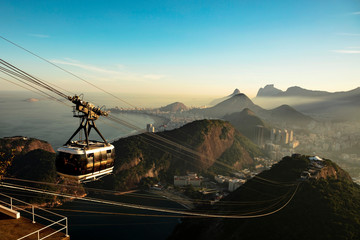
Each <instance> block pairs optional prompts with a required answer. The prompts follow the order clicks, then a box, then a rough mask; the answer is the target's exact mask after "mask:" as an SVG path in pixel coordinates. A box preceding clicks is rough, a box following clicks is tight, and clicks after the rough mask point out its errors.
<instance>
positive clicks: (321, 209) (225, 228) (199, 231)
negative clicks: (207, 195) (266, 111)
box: [168, 155, 360, 240]
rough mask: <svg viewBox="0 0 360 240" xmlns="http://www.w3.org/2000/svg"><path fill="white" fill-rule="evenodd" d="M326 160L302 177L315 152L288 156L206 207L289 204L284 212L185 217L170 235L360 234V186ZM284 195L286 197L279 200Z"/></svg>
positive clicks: (232, 209) (243, 210) (251, 208)
mask: <svg viewBox="0 0 360 240" xmlns="http://www.w3.org/2000/svg"><path fill="white" fill-rule="evenodd" d="M321 164H322V168H321V169H318V170H317V171H318V174H317V177H315V178H311V179H308V180H302V181H301V180H300V179H301V178H300V175H301V174H302V172H303V171H306V170H307V169H309V168H310V166H312V161H310V160H309V156H301V155H296V156H292V157H285V158H283V160H282V161H280V162H279V163H277V164H276V165H273V167H272V168H271V169H270V170H267V171H264V172H262V173H260V174H259V175H258V176H256V177H254V178H253V179H251V180H249V181H247V182H246V183H245V184H244V185H243V186H241V187H240V188H238V189H237V190H236V191H235V192H233V193H231V194H230V195H229V196H227V197H226V198H225V199H224V200H221V201H220V202H219V203H218V204H215V205H214V206H208V207H203V209H202V211H205V212H211V213H212V214H216V213H220V214H221V213H224V212H227V213H229V214H230V213H232V214H240V215H254V214H255V215H261V214H262V213H266V212H272V211H275V210H276V209H280V207H281V206H284V205H285V207H284V208H283V209H281V210H280V211H278V212H274V213H273V214H270V215H268V216H265V217H259V218H252V219H225V218H217V219H183V221H182V223H180V224H179V225H178V226H177V227H176V228H175V230H174V231H173V234H172V235H171V236H170V237H169V238H168V239H171V240H173V239H187V238H190V237H192V238H193V239H209V238H210V239H243V240H249V239H254V240H255V239H274V240H275V239H276V240H278V239H309V240H315V239H316V240H318V239H359V237H360V227H359V226H360V217H359V216H360V215H359V213H360V186H359V185H357V184H355V183H353V182H352V180H351V178H350V176H349V174H348V173H347V172H345V171H344V170H342V169H341V168H340V167H339V166H337V165H336V164H335V163H333V162H332V161H330V160H324V161H323V162H322V163H321ZM311 168H312V167H311ZM290 183H293V185H292V186H291V185H286V184H290ZM279 196H285V198H284V199H283V200H280V202H278V203H277V202H276V201H279V198H278V197H279ZM275 199H277V200H275ZM280 199H281V198H280ZM264 201H267V202H266V203H265V202H264ZM287 201H290V202H288V204H286V203H287ZM235 202H236V203H238V204H234V203H235ZM241 203H243V204H241ZM245 203H247V205H246V204H245ZM249 203H254V205H250V204H249ZM255 203H256V204H258V206H256V204H255ZM272 203H273V204H275V205H271V204H272ZM277 204H279V205H277ZM249 212H250V213H249Z"/></svg>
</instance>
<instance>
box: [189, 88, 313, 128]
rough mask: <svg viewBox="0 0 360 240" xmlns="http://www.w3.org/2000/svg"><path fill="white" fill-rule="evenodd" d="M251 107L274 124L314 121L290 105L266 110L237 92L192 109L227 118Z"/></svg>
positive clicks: (206, 115) (300, 125) (301, 124)
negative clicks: (207, 106)
mask: <svg viewBox="0 0 360 240" xmlns="http://www.w3.org/2000/svg"><path fill="white" fill-rule="evenodd" d="M244 109H249V110H251V111H252V112H253V113H255V114H256V115H257V116H258V117H260V118H261V119H263V120H265V121H266V122H268V123H270V124H271V125H274V126H279V125H280V126H289V127H303V126H306V125H308V124H309V123H311V122H312V121H313V119H312V118H311V117H309V116H306V115H304V114H302V113H300V112H298V111H297V110H295V109H294V108H292V107H290V106H288V105H282V106H280V107H277V108H274V109H270V110H266V109H263V108H262V107H260V106H258V105H256V104H254V103H253V102H252V101H251V100H250V99H249V98H248V97H247V96H246V95H245V94H243V93H240V94H236V95H234V96H232V97H230V98H229V99H227V100H225V101H222V102H220V103H218V104H217V105H215V106H213V107H210V108H205V109H193V110H191V111H193V112H195V113H197V114H200V115H203V116H205V117H212V118H226V117H225V115H230V114H233V113H237V112H241V111H243V110H244Z"/></svg>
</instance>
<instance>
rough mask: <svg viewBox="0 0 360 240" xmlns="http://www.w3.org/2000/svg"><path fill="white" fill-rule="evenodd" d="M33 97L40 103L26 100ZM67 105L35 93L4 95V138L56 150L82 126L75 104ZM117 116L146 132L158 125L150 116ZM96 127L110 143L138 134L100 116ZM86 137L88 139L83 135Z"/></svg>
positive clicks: (107, 101) (0, 107)
mask: <svg viewBox="0 0 360 240" xmlns="http://www.w3.org/2000/svg"><path fill="white" fill-rule="evenodd" d="M91 97H92V98H91V99H92V100H93V99H95V101H96V102H101V103H102V104H103V105H106V106H108V107H109V108H110V107H114V106H117V105H118V102H117V101H116V99H115V100H113V99H112V98H111V97H109V96H107V97H106V98H105V97H104V96H102V97H101V98H99V97H98V99H97V98H96V95H93V96H91ZM30 98H37V99H39V101H36V102H29V101H26V100H27V99H30ZM84 100H85V99H84ZM64 103H66V104H68V105H69V106H66V105H64V104H61V103H59V102H57V101H54V100H50V99H46V98H43V97H41V96H40V97H39V95H37V94H35V93H32V92H0V112H1V114H0V116H1V117H0V137H9V136H26V137H32V138H38V139H41V140H45V141H47V142H49V143H50V144H51V145H52V146H53V148H54V149H55V150H56V149H57V148H58V147H60V146H62V145H63V144H64V143H65V142H66V141H67V140H68V139H69V138H70V137H71V135H72V134H73V133H74V132H75V130H76V129H77V128H78V126H79V124H80V122H79V118H74V117H73V113H72V107H71V106H70V105H71V104H72V103H71V102H69V101H68V102H67V101H65V102H64ZM114 116H116V117H118V118H120V119H122V120H125V121H126V122H129V123H131V124H133V125H136V126H137V127H139V128H141V129H145V128H146V124H148V123H154V119H152V118H151V117H150V116H148V115H142V114H114ZM96 126H97V127H98V129H99V130H100V132H101V133H102V134H103V136H104V137H105V139H107V140H109V141H112V140H114V139H117V138H120V137H124V136H128V135H131V134H134V133H136V131H134V130H133V129H129V128H127V127H125V126H123V125H120V124H118V123H115V122H112V121H110V120H108V119H107V118H106V117H100V118H99V119H98V120H97V121H96ZM78 138H79V135H77V136H75V137H74V140H76V139H78ZM82 138H84V135H83V134H82ZM90 139H94V140H100V139H101V138H100V137H99V136H98V135H97V133H96V132H95V131H92V133H91V134H90Z"/></svg>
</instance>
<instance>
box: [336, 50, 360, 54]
mask: <svg viewBox="0 0 360 240" xmlns="http://www.w3.org/2000/svg"><path fill="white" fill-rule="evenodd" d="M332 52H336V53H345V54H360V50H332Z"/></svg>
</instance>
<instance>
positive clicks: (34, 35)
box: [28, 33, 50, 38]
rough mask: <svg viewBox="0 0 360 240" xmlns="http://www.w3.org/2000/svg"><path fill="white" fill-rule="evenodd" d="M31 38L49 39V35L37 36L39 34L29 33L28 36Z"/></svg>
mask: <svg viewBox="0 0 360 240" xmlns="http://www.w3.org/2000/svg"><path fill="white" fill-rule="evenodd" d="M28 35H29V36H31V37H37V38H49V37H50V36H49V35H45V34H37V33H29V34H28Z"/></svg>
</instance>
